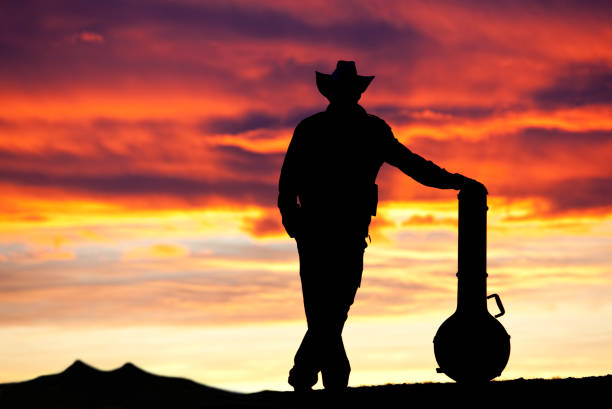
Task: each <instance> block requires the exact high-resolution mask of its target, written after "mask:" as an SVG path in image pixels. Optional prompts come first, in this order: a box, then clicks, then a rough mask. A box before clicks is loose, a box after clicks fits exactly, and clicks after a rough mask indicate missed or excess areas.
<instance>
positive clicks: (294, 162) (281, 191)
mask: <svg viewBox="0 0 612 409" xmlns="http://www.w3.org/2000/svg"><path fill="white" fill-rule="evenodd" d="M302 128H303V127H302V126H301V124H299V125H298V126H297V127H296V128H295V131H294V132H293V137H292V138H291V142H290V143H289V147H288V148H287V153H286V154H285V160H284V161H283V166H282V168H281V173H280V178H279V181H278V208H279V210H280V213H281V216H282V220H283V226H284V227H285V230H286V231H287V234H289V237H295V235H296V233H297V229H298V223H299V214H298V213H299V208H300V206H299V204H298V188H297V184H298V172H299V164H298V155H299V150H298V149H299V148H298V146H299V139H301V134H302V132H303V130H302Z"/></svg>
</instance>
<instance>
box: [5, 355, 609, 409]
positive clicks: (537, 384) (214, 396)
mask: <svg viewBox="0 0 612 409" xmlns="http://www.w3.org/2000/svg"><path fill="white" fill-rule="evenodd" d="M611 390H612V375H607V376H600V377H587V378H566V379H529V380H526V379H522V378H521V379H515V380H510V381H497V382H489V383H485V384H480V385H461V384H456V383H452V382H449V383H422V384H401V385H381V386H362V387H358V388H349V389H348V390H347V391H346V392H343V393H340V394H335V395H334V394H330V393H328V392H326V391H324V390H315V391H312V392H307V393H301V394H300V393H295V392H275V391H262V392H257V393H251V394H243V393H235V392H230V391H225V390H222V389H217V388H212V387H209V386H205V385H202V384H199V383H196V382H193V381H191V380H188V379H184V378H174V377H167V376H159V375H155V374H152V373H149V372H146V371H143V370H142V369H140V368H138V367H137V366H135V365H133V364H132V363H126V364H124V365H123V366H121V367H120V368H117V369H114V370H111V371H102V370H99V369H97V368H94V367H92V366H90V365H87V364H86V363H84V362H82V361H80V360H77V361H75V362H74V363H73V364H72V365H70V366H69V367H68V368H67V369H66V370H64V371H63V372H61V373H58V374H53V375H44V376H40V377H38V378H35V379H32V380H29V381H25V382H15V383H6V384H0V408H3V409H4V408H7V409H8V408H31V409H36V408H114V409H131V408H160V409H161V408H278V409H280V408H344V407H347V408H395V407H409V406H413V407H419V406H428V407H450V406H457V405H460V406H464V405H468V406H469V407H483V408H484V407H489V408H491V407H495V406H500V405H502V406H504V407H506V406H510V405H512V406H515V407H521V408H523V407H546V408H551V407H570V406H576V407H589V406H591V405H592V406H595V405H596V404H598V406H599V405H601V403H602V402H606V401H607V399H608V396H609V393H610V391H611Z"/></svg>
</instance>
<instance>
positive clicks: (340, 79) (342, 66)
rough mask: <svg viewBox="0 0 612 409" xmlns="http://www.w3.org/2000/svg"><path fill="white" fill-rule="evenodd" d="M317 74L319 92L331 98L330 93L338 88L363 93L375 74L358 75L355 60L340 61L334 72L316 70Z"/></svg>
mask: <svg viewBox="0 0 612 409" xmlns="http://www.w3.org/2000/svg"><path fill="white" fill-rule="evenodd" d="M315 73H316V76H317V88H318V89H319V92H320V93H321V94H323V96H325V97H326V98H328V99H329V97H330V95H333V94H334V92H335V91H336V90H338V89H342V90H354V91H357V92H359V93H360V94H361V93H363V92H364V91H365V90H366V88H368V85H370V82H372V80H373V79H374V76H373V75H372V76H369V77H368V76H363V75H357V67H356V66H355V61H342V60H340V61H338V64H337V65H336V69H335V70H334V72H333V73H332V74H323V73H320V72H319V71H315Z"/></svg>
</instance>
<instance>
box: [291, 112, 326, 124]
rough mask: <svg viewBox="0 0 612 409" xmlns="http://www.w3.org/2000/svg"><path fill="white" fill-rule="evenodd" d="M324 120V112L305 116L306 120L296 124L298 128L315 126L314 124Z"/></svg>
mask: <svg viewBox="0 0 612 409" xmlns="http://www.w3.org/2000/svg"><path fill="white" fill-rule="evenodd" d="M325 118H326V112H325V111H321V112H317V113H316V114H312V115H310V116H307V117H306V118H304V119H302V120H301V121H300V123H299V124H298V126H300V125H310V124H315V123H318V122H321V121H323V120H325Z"/></svg>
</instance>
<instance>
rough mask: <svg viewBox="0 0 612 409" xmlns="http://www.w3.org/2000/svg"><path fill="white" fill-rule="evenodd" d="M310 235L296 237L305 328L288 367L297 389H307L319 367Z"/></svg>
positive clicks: (315, 283)
mask: <svg viewBox="0 0 612 409" xmlns="http://www.w3.org/2000/svg"><path fill="white" fill-rule="evenodd" d="M315 244H316V243H315V241H314V239H313V238H309V237H307V238H301V239H299V240H297V247H298V254H299V257H300V279H301V284H302V296H303V300H304V311H305V313H306V321H307V324H308V330H307V331H306V334H305V335H304V338H303V339H302V343H301V344H300V347H299V348H298V351H297V353H296V354H295V358H294V360H293V361H294V365H293V368H291V370H290V371H289V384H290V385H291V386H293V387H294V388H295V389H296V390H304V389H310V388H312V386H314V385H315V384H316V383H317V380H318V373H319V371H320V370H321V359H320V351H321V342H320V339H319V337H318V336H317V331H316V323H317V322H318V321H319V319H318V318H316V317H317V315H320V313H319V311H318V310H319V305H318V304H319V300H320V298H321V297H320V294H319V292H320V288H321V285H320V280H319V279H318V275H319V274H318V270H319V265H318V264H319V263H317V260H318V257H317V251H316V246H315Z"/></svg>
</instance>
